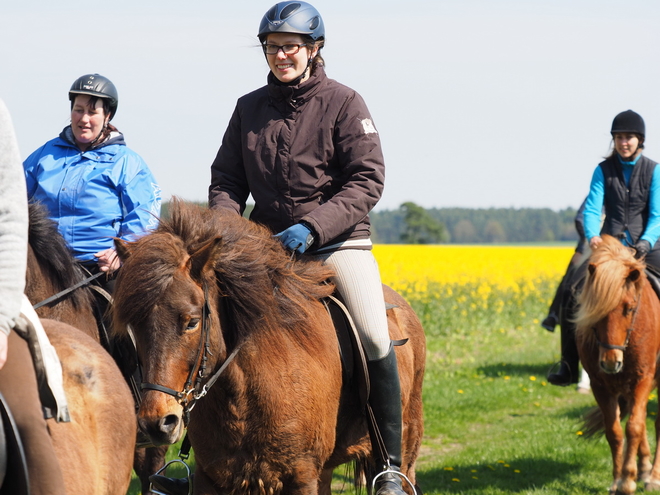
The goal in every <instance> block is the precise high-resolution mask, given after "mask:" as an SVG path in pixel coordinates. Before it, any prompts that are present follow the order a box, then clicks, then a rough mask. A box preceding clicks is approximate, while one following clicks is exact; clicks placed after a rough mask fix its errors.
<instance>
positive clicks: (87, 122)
mask: <svg viewBox="0 0 660 495" xmlns="http://www.w3.org/2000/svg"><path fill="white" fill-rule="evenodd" d="M91 98H92V97H91V96H89V95H78V96H76V99H75V100H74V102H73V108H72V109H71V129H72V130H73V137H74V138H75V139H76V143H77V144H78V147H79V148H80V149H81V150H86V149H87V148H88V147H89V146H90V143H91V142H92V141H94V140H95V139H96V138H97V137H98V136H99V134H101V132H102V131H103V127H104V126H105V124H106V123H107V122H108V120H109V116H106V114H105V110H104V109H103V100H102V99H101V98H97V99H96V103H95V104H94V106H91V105H90V99H91Z"/></svg>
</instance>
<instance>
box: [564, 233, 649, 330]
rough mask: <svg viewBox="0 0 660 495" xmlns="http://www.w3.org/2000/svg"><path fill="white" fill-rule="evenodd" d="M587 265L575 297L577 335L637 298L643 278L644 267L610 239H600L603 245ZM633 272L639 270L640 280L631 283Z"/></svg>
mask: <svg viewBox="0 0 660 495" xmlns="http://www.w3.org/2000/svg"><path fill="white" fill-rule="evenodd" d="M587 262H588V263H589V264H590V265H593V267H592V269H590V270H589V271H588V273H587V278H586V280H585V283H584V288H583V290H582V293H581V294H580V296H579V297H578V303H579V309H578V314H577V317H576V324H577V331H578V333H583V332H585V331H587V330H590V329H591V327H592V326H593V325H595V324H596V323H597V322H598V321H600V320H601V319H603V318H604V317H605V316H607V315H608V314H609V313H611V312H612V311H613V310H614V309H615V308H616V307H617V306H618V305H619V304H620V303H621V301H623V299H624V298H626V297H632V298H638V297H639V295H640V293H641V291H642V289H643V286H644V281H645V279H646V274H645V272H644V269H645V264H644V263H643V262H641V261H639V260H636V259H635V258H634V256H633V255H632V251H631V250H630V248H627V247H625V246H623V244H621V242H619V241H618V240H617V239H615V238H613V237H610V236H603V243H602V244H601V245H600V246H599V247H598V248H597V249H596V250H595V251H594V252H593V253H592V255H591V257H590V259H589V260H588V261H587ZM634 270H638V271H639V277H638V278H636V279H635V280H634V281H632V280H630V279H629V278H628V277H629V275H630V274H631V272H632V271H634Z"/></svg>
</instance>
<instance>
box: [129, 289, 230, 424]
mask: <svg viewBox="0 0 660 495" xmlns="http://www.w3.org/2000/svg"><path fill="white" fill-rule="evenodd" d="M210 340H211V308H210V306H209V297H208V286H207V285H206V283H204V306H202V336H201V338H200V340H199V348H198V349H197V356H196V357H195V361H194V363H197V362H200V356H201V362H200V364H199V367H198V368H197V369H195V365H193V367H192V368H191V370H190V373H189V374H188V379H187V380H186V383H185V385H184V386H183V390H182V391H180V392H178V391H176V390H174V389H171V388H169V387H165V386H163V385H158V384H156V383H147V382H142V383H141V384H140V388H141V389H142V390H145V389H146V390H157V391H158V392H163V393H165V394H168V395H171V396H173V397H175V398H176V400H177V402H178V403H179V404H181V405H182V406H183V412H184V424H185V425H186V426H188V422H189V421H190V411H192V410H193V408H194V407H195V404H196V403H197V401H198V400H199V399H201V398H202V397H204V396H205V395H206V394H207V393H208V391H209V388H211V386H212V385H213V384H214V383H215V382H216V381H217V379H218V378H219V377H220V375H221V374H222V372H223V371H224V370H225V369H226V368H227V366H229V363H231V361H232V360H233V359H234V357H236V354H238V351H239V350H240V347H241V346H240V345H239V346H236V348H235V349H234V350H233V351H232V353H231V354H230V355H229V356H228V357H227V359H226V360H225V362H224V363H223V364H222V366H221V367H220V368H219V369H218V371H216V372H215V373H214V374H213V376H212V377H211V378H210V379H209V380H208V381H207V382H206V384H204V385H202V379H203V378H204V375H205V372H206V367H207V361H208V356H209V355H210V354H211V351H210V350H209V348H210ZM193 380H194V381H195V384H194V386H193Z"/></svg>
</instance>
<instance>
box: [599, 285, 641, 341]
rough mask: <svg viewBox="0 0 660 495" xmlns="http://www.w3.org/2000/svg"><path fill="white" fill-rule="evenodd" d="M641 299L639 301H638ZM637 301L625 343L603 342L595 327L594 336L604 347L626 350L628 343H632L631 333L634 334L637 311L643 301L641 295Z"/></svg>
mask: <svg viewBox="0 0 660 495" xmlns="http://www.w3.org/2000/svg"><path fill="white" fill-rule="evenodd" d="M637 301H639V302H637ZM635 302H636V303H637V305H636V306H635V309H634V310H633V317H632V320H631V322H630V326H628V329H627V330H626V341H625V342H624V343H623V345H614V344H608V343H606V342H601V341H600V340H598V332H597V331H596V327H594V328H593V331H594V336H595V338H596V343H597V344H598V345H599V346H600V347H602V348H603V349H608V350H617V351H625V350H626V348H627V347H628V344H629V343H630V335H631V334H632V331H633V329H634V327H635V320H636V319H637V312H638V310H639V307H640V305H641V303H642V299H641V297H640V296H638V297H637V298H636V299H635Z"/></svg>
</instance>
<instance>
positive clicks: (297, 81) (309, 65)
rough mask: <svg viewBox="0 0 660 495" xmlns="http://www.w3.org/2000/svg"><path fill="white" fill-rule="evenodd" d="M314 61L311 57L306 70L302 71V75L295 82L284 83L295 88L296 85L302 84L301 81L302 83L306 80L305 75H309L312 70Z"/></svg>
mask: <svg viewBox="0 0 660 495" xmlns="http://www.w3.org/2000/svg"><path fill="white" fill-rule="evenodd" d="M313 60H314V58H313V57H310V58H309V60H307V66H306V67H305V70H304V71H302V74H300V75H299V76H298V77H296V78H295V79H294V80H293V81H290V82H288V83H284V84H285V85H287V86H295V85H296V84H300V81H302V80H303V79H304V78H305V74H307V71H308V70H310V67H311V66H312V61H313Z"/></svg>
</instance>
